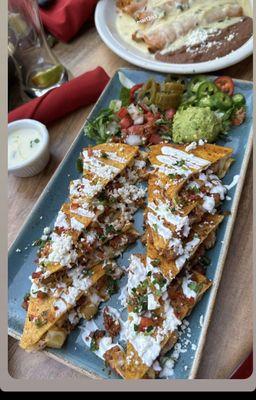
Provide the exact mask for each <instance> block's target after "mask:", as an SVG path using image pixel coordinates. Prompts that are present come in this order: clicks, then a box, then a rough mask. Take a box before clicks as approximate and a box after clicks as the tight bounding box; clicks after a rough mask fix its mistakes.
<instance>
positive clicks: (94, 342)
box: [90, 339, 99, 351]
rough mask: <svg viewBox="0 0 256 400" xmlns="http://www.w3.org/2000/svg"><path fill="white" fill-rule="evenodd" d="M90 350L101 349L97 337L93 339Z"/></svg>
mask: <svg viewBox="0 0 256 400" xmlns="http://www.w3.org/2000/svg"><path fill="white" fill-rule="evenodd" d="M90 350H91V351H97V350H99V345H98V343H97V340H96V339H92V340H91V344H90Z"/></svg>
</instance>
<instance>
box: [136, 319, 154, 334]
mask: <svg viewBox="0 0 256 400" xmlns="http://www.w3.org/2000/svg"><path fill="white" fill-rule="evenodd" d="M153 324H154V321H153V320H152V319H151V318H147V317H141V320H140V324H139V331H140V332H144V331H145V330H146V329H147V328H148V327H150V326H152V325H153Z"/></svg>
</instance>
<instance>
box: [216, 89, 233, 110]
mask: <svg viewBox="0 0 256 400" xmlns="http://www.w3.org/2000/svg"><path fill="white" fill-rule="evenodd" d="M213 105H214V107H215V108H216V109H218V110H221V111H225V110H229V109H230V108H232V105H233V103H232V99H231V97H230V96H228V95H227V94H225V93H223V92H217V93H216V94H215V95H214V96H213Z"/></svg>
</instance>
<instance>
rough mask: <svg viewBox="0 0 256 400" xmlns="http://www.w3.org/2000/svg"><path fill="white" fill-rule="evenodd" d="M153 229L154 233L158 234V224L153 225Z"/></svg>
mask: <svg viewBox="0 0 256 400" xmlns="http://www.w3.org/2000/svg"><path fill="white" fill-rule="evenodd" d="M153 228H154V231H155V232H156V233H157V232H158V226H157V224H153Z"/></svg>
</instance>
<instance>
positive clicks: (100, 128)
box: [84, 108, 120, 143]
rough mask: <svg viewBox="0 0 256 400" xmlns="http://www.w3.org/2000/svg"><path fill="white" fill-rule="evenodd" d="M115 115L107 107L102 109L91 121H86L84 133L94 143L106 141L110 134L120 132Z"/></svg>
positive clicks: (113, 134)
mask: <svg viewBox="0 0 256 400" xmlns="http://www.w3.org/2000/svg"><path fill="white" fill-rule="evenodd" d="M118 121H119V119H118V117H117V115H116V114H115V113H114V112H113V111H112V110H111V109H109V108H106V109H104V110H102V111H101V112H100V113H99V114H98V116H97V117H96V118H95V119H93V120H92V121H87V124H86V126H85V128H84V133H85V135H86V136H87V137H88V138H89V139H92V140H95V141H96V143H104V142H107V141H108V140H109V139H110V138H111V136H115V135H117V134H118V132H120V127H119V125H118Z"/></svg>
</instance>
